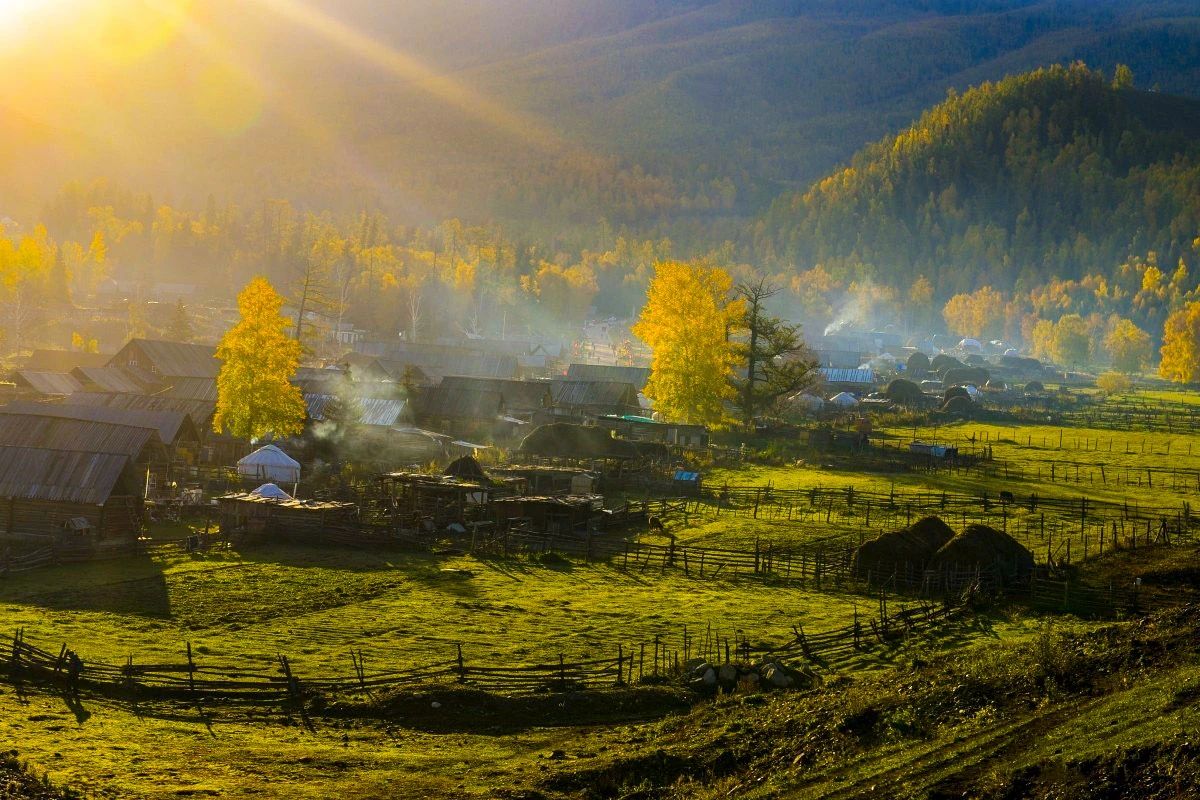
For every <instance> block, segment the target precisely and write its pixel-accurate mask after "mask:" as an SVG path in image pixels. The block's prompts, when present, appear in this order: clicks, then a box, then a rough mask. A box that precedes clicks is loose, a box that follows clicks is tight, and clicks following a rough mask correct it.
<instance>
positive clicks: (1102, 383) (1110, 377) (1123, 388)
mask: <svg viewBox="0 0 1200 800" xmlns="http://www.w3.org/2000/svg"><path fill="white" fill-rule="evenodd" d="M1131 386H1133V381H1131V380H1129V376H1128V375H1123V374H1121V373H1120V372H1103V373H1101V374H1100V377H1098V378H1096V387H1097V388H1098V389H1100V391H1102V392H1104V393H1105V394H1120V393H1121V392H1127V391H1129V389H1130V387H1131Z"/></svg>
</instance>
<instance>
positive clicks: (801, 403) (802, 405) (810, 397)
mask: <svg viewBox="0 0 1200 800" xmlns="http://www.w3.org/2000/svg"><path fill="white" fill-rule="evenodd" d="M787 401H788V405H790V406H791V407H792V408H795V409H802V410H804V411H820V410H821V409H822V408H824V407H825V401H824V400H822V399H821V398H820V397H817V396H816V395H815V394H808V393H807V392H800V393H799V394H794V395H792V396H791V397H789V398H788V400H787Z"/></svg>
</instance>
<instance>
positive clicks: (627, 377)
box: [567, 364, 650, 392]
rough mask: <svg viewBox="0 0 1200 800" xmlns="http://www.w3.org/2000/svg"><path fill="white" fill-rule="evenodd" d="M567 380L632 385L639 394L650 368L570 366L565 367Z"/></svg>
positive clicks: (595, 365) (605, 365)
mask: <svg viewBox="0 0 1200 800" xmlns="http://www.w3.org/2000/svg"><path fill="white" fill-rule="evenodd" d="M567 380H569V381H593V382H595V381H603V382H606V383H632V384H633V387H634V389H635V390H636V391H638V392H640V391H642V390H643V389H645V388H646V384H647V383H648V382H649V381H650V368H649V367H624V366H616V365H613V364H571V365H569V366H568V367H567Z"/></svg>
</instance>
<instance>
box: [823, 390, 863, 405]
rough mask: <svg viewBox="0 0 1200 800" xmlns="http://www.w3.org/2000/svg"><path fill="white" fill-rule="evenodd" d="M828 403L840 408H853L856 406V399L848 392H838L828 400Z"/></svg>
mask: <svg viewBox="0 0 1200 800" xmlns="http://www.w3.org/2000/svg"><path fill="white" fill-rule="evenodd" d="M829 402H831V403H833V404H834V405H835V406H841V407H842V408H854V406H856V405H858V398H857V397H855V396H854V395H852V394H850V393H849V392H838V393H837V394H835V395H834V396H833V397H831V398H829Z"/></svg>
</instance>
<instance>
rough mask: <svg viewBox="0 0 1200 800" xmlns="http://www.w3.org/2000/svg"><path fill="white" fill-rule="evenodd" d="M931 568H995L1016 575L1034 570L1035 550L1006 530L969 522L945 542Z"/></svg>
mask: <svg viewBox="0 0 1200 800" xmlns="http://www.w3.org/2000/svg"><path fill="white" fill-rule="evenodd" d="M929 567H930V568H931V569H942V568H947V567H956V568H959V569H968V568H972V569H973V568H976V567H978V568H980V569H993V568H994V569H996V570H998V571H999V573H1000V574H1001V575H1003V576H1005V577H1016V576H1019V575H1027V574H1028V573H1029V571H1030V570H1032V569H1033V553H1031V552H1029V550H1027V549H1026V548H1025V547H1024V545H1022V544H1021V543H1020V542H1018V541H1017V540H1016V539H1014V538H1013V537H1011V536H1009V535H1008V534H1007V533H1004V532H1002V531H998V530H996V529H995V528H989V527H988V526H987V525H969V526H967V529H966V530H964V531H963V532H962V533H960V534H958V535H957V536H955V537H954V538H953V539H951V540H950V541H948V542H946V544H944V545H942V547H941V548H940V549H939V550H938V551H937V553H936V554H935V555H934V557H933V559H932V560H931V561H930V563H929Z"/></svg>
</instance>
